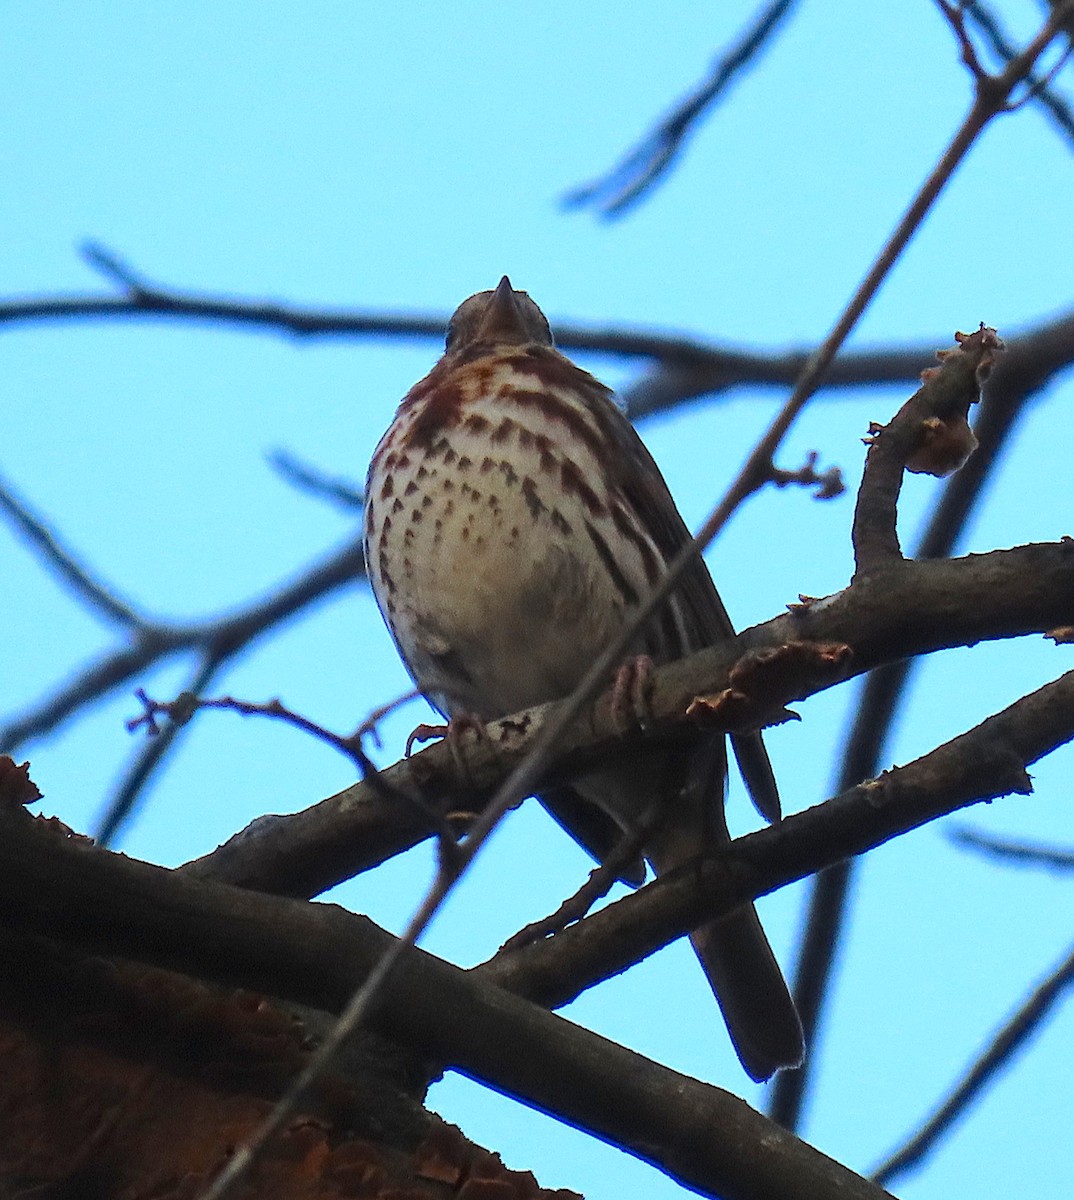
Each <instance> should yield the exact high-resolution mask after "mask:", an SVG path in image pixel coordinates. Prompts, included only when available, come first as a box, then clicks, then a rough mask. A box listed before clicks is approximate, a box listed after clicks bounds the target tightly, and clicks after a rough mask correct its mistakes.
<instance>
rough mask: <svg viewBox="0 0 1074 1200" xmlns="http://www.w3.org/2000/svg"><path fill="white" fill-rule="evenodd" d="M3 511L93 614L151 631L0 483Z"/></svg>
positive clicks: (39, 518)
mask: <svg viewBox="0 0 1074 1200" xmlns="http://www.w3.org/2000/svg"><path fill="white" fill-rule="evenodd" d="M0 510H2V511H3V512H5V513H6V514H7V516H8V517H9V518H10V519H11V523H12V524H13V525H14V526H15V528H16V529H17V530H18V531H19V533H21V534H22V536H23V537H24V538H25V539H26V540H27V541H28V542H29V543H30V545H31V546H33V548H34V549H35V550H36V551H37V552H38V553H39V554H40V555H41V557H42V558H43V559H44V561H45V563H46V564H47V566H48V567H49V568H50V569H51V570H52V571H54V572H55V573H56V575H57V576H58V577H59V579H60V580H61V581H62V582H63V583H64V584H65V585H66V586H67V587H69V588H70V589H71V591H73V592H74V593H75V595H76V596H78V597H79V598H80V599H81V600H82V601H83V602H84V603H85V605H86V607H87V608H88V609H90V611H91V612H96V613H97V614H98V615H99V616H102V617H104V618H105V620H107V621H111V622H112V623H113V624H114V625H119V626H121V627H123V628H125V629H135V630H141V629H146V628H147V627H148V622H147V621H146V620H145V618H144V617H141V616H139V615H138V613H137V612H135V610H134V608H133V607H132V606H131V605H129V604H127V603H126V601H124V600H120V599H119V597H118V596H117V595H116V594H115V592H114V591H113V590H112V589H111V588H109V587H106V586H105V585H104V584H103V583H101V582H100V581H99V580H96V579H94V578H93V576H92V575H91V574H90V572H89V570H88V569H87V568H86V567H84V566H82V564H81V563H80V562H79V561H78V559H77V558H76V557H75V555H74V553H73V552H72V551H70V550H68V549H67V547H66V546H64V545H63V543H62V542H61V541H60V540H59V538H58V537H57V535H56V534H55V533H53V531H52V530H51V529H49V527H48V525H47V524H46V523H45V521H44V520H43V519H42V518H41V517H39V516H37V515H36V514H35V513H34V512H32V511H31V509H30V507H29V506H28V505H27V504H26V503H25V501H23V500H20V499H19V498H18V496H16V495H15V493H14V491H13V490H12V489H11V487H10V486H9V485H8V484H5V483H0Z"/></svg>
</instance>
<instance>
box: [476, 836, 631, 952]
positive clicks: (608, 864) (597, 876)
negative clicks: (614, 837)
mask: <svg viewBox="0 0 1074 1200" xmlns="http://www.w3.org/2000/svg"><path fill="white" fill-rule="evenodd" d="M652 832H653V825H652V824H649V825H642V826H639V827H638V828H637V829H634V830H631V831H628V832H626V833H624V834H623V835H622V836H621V837H620V839H619V841H618V843H617V844H616V845H615V847H614V848H613V849H612V851H611V853H610V854H609V855H608V856H607V857H606V858H605V859H604V861H603V862H602V863H601V864H600V866H599V867H594V869H593V870H592V871H590V872H589V878H588V879H587V880H586V881H585V883H584V884H582V886H581V887H580V888H579V889H578V891H576V892H575V893H574V895H573V896H568V897H567V899H566V900H564V901H563V903H562V904H561V905H560V906H559V908H557V909H556V911H555V912H554V913H551V914H550V915H549V916H547V917H543V918H542V919H541V920H539V921H534V922H532V923H531V924H529V925H526V926H525V927H524V928H523V929H520V930H519V931H518V933H515V934H512V935H511V937H509V938H508V939H507V941H506V942H504V944H503V945H502V946H501V947H500V949H499V950H498V951H497V957H499V955H501V954H509V953H510V952H511V951H512V950H519V949H521V948H522V947H523V946H528V945H530V943H532V942H536V941H540V940H541V939H542V938H546V937H549V936H551V935H552V934H555V933H559V932H560V930H562V929H565V928H566V927H567V926H568V925H570V924H571V923H572V922H573V921H580V920H581V919H582V918H583V917H584V916H585V915H586V913H587V912H589V910H590V909H591V908H592V907H593V905H594V904H596V902H597V901H598V900H600V899H602V898H603V897H604V896H606V895H607V894H608V892H609V891H610V890H611V889H612V887H613V886H614V885H615V884H616V883H617V882H618V880H619V874H620V872H621V871H622V870H623V869H624V868H625V867H628V866H630V865H631V864H632V863H634V862H636V861H637V859H638V858H639V857H640V856H641V853H642V850H643V848H644V846H645V843H646V842H647V841H648V839H649V836H650V835H651V834H652Z"/></svg>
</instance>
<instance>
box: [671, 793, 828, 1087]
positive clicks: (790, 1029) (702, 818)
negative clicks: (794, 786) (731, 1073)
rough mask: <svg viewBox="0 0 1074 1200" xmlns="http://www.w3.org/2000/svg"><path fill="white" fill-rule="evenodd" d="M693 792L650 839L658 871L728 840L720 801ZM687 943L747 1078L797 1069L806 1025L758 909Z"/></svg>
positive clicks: (748, 908)
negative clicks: (690, 946)
mask: <svg viewBox="0 0 1074 1200" xmlns="http://www.w3.org/2000/svg"><path fill="white" fill-rule="evenodd" d="M690 791H691V789H687V792H686V793H685V794H684V795H683V796H682V797H681V803H680V804H679V805H677V806H676V808H675V811H674V812H673V813H672V814H669V815H670V816H671V818H672V819H670V820H668V821H667V823H666V824H665V825H664V826H663V828H662V829H660V830H659V831H658V833H657V834H656V836H655V837H654V838H653V839H652V841H651V842H650V844H649V847H648V852H647V857H648V858H649V861H650V862H651V863H652V864H653V868H654V870H656V871H657V873H662V872H665V871H670V870H673V869H674V868H675V867H679V866H682V865H683V864H684V863H687V862H690V861H691V860H693V859H695V858H696V857H697V855H698V854H699V853H700V852H702V851H703V849H704V846H705V844H706V841H707V842H709V843H710V844H711V841H712V839H713V837H714V836H715V838H717V839H721V840H728V838H729V835H728V833H727V823H726V818H725V817H724V813H723V803H722V799H718V800H717V802H716V803H715V804H712V805H711V807H710V805H709V804H706V803H705V801H704V799H703V796H699V795H698V794H697V793H696V792H695V793H694V795H693V796H690ZM710 804H711V801H710ZM706 810H707V811H706ZM713 826H715V829H714V828H713ZM690 941H691V942H692V943H693V946H694V950H695V951H696V952H697V957H698V958H699V959H700V960H701V965H702V967H703V968H704V970H705V974H706V976H707V977H708V981H709V984H710V985H711V987H712V990H713V992H714V993H715V994H716V999H717V1001H718V1002H719V1005H720V1010H721V1012H722V1013H723V1016H724V1020H725V1021H726V1023H727V1029H728V1032H729V1033H730V1035H731V1041H732V1042H733V1043H734V1047H735V1051H736V1053H737V1054H738V1057H739V1059H740V1060H741V1062H742V1065H743V1067H745V1069H746V1072H747V1073H748V1074H749V1076H750V1077H751V1078H752V1079H755V1080H757V1081H758V1082H760V1081H762V1080H765V1079H768V1078H769V1077H770V1076H772V1075H773V1074H775V1072H776V1071H778V1070H780V1069H781V1068H783V1067H796V1066H798V1065H799V1064H800V1063H801V1061H802V1056H803V1054H804V1052H805V1046H804V1042H803V1038H802V1023H801V1021H800V1020H799V1018H798V1010H797V1009H796V1008H795V1006H794V1001H793V1000H792V999H791V994H790V992H789V991H788V990H787V984H786V982H785V980H784V978H783V972H782V971H781V970H780V968H779V963H778V962H776V956H775V955H774V954H773V953H772V947H771V946H770V945H769V944H768V938H767V937H766V936H765V932H764V929H762V928H761V922H760V919H759V918H758V916H757V910H756V909H755V908H754V906H753V905H752V904H746V905H743V906H742V907H741V908H737V909H735V911H734V912H731V913H728V914H727V915H726V916H724V917H720V918H719V919H718V920H715V921H709V922H708V923H707V924H705V925H702V926H700V927H699V928H698V929H695V930H694V931H693V933H691V935H690Z"/></svg>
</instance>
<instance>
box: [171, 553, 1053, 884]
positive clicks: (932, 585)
mask: <svg viewBox="0 0 1074 1200" xmlns="http://www.w3.org/2000/svg"><path fill="white" fill-rule="evenodd" d="M1072 614H1074V544H1071V543H1066V542H1058V543H1055V544H1052V545H1036V546H1023V547H1020V548H1017V549H1014V550H998V551H993V552H992V553H990V554H980V555H973V556H971V557H968V558H964V559H954V560H944V561H935V562H914V561H907V562H905V563H903V564H902V565H901V566H900V567H899V568H898V569H897V570H895V571H891V572H887V573H885V574H884V575H883V576H882V577H881V578H879V579H875V580H871V579H865V580H863V581H860V582H856V583H855V584H854V585H853V586H852V587H849V588H847V589H845V590H844V591H842V592H839V593H837V594H836V595H834V596H830V597H828V598H826V599H824V600H819V601H814V602H813V603H811V604H808V605H805V606H801V607H799V608H797V609H796V610H795V611H794V612H790V613H784V614H782V615H781V616H778V617H775V618H773V619H772V620H770V621H767V622H765V623H764V624H763V625H757V626H754V627H753V628H752V629H748V630H745V631H744V632H743V633H741V634H739V635H738V637H736V638H734V639H732V640H728V641H726V642H721V643H719V644H718V645H715V646H711V647H709V648H707V649H706V650H703V651H701V652H699V653H698V654H695V655H691V656H690V657H689V658H686V659H682V660H681V661H680V662H676V663H671V664H668V665H667V666H662V667H659V668H657V669H656V670H655V671H654V673H653V693H652V719H653V724H654V731H655V732H656V733H658V734H662V735H663V736H672V737H674V736H681V735H682V727H683V723H684V720H686V721H687V726H688V727H690V726H691V725H692V721H691V720H688V719H687V718H686V714H687V710H688V709H690V708H691V705H693V704H694V702H695V701H696V700H697V699H698V698H699V697H711V696H720V695H721V694H722V693H723V692H724V691H725V690H726V689H727V687H728V681H729V678H730V674H731V672H732V670H733V671H734V672H735V678H734V687H735V689H736V690H737V691H738V692H739V694H740V695H741V696H742V697H745V698H747V700H748V701H749V704H750V705H751V706H752V707H750V709H749V711H747V712H745V713H743V712H742V711H740V712H739V713H738V716H739V717H740V718H741V719H743V722H744V723H749V722H751V721H756V722H763V721H764V720H765V719H766V717H765V715H764V714H765V713H771V712H772V711H775V710H777V709H778V708H779V707H780V706H781V705H783V704H787V703H793V702H794V701H795V700H799V699H802V698H804V697H806V696H808V695H813V694H815V693H816V692H818V691H822V690H825V689H826V688H828V687H832V686H835V685H836V684H837V683H841V682H844V681H845V680H847V679H849V678H852V677H853V676H855V675H860V674H863V673H865V672H868V671H872V670H874V669H875V668H877V667H879V666H881V665H882V664H884V663H887V662H897V661H900V660H902V659H904V658H908V657H913V656H916V655H921V654H929V653H933V652H935V651H937V650H941V649H946V648H951V647H955V646H968V645H973V644H976V643H977V642H980V641H987V640H990V639H993V638H999V637H1015V636H1019V635H1024V634H1027V633H1031V632H1038V633H1043V632H1045V631H1046V630H1048V629H1051V628H1053V627H1054V626H1055V625H1057V624H1062V623H1069V622H1070V618H1071V615H1072ZM832 646H835V647H841V648H842V650H843V653H842V655H841V656H839V657H838V658H837V659H836V660H832V659H827V660H826V659H825V656H824V654H823V650H824V648H825V647H832ZM764 672H767V673H766V674H765V673H764ZM759 673H760V674H759ZM744 703H745V701H744ZM560 708H561V704H560V703H558V702H557V703H553V704H548V705H542V706H541V707H540V708H536V709H529V710H527V711H525V712H523V713H516V714H513V715H512V716H511V717H508V718H506V719H504V720H503V721H493V722H490V723H489V725H488V727H487V731H486V736H485V737H481V738H479V737H477V736H476V734H469V735H467V736H466V737H465V738H464V739H463V740H462V741H461V743H460V744H459V745H458V746H457V747H455V752H456V753H459V754H461V755H462V756H463V760H464V764H465V771H464V772H463V773H464V775H465V777H466V778H465V780H463V779H461V778H460V776H459V767H458V764H457V762H456V760H455V757H454V755H453V752H452V748H450V747H448V746H446V745H444V744H443V743H438V744H436V745H433V746H431V747H429V748H427V749H425V750H423V751H421V753H419V754H415V755H413V757H411V758H409V759H405V760H403V761H402V762H399V763H396V764H395V765H394V766H391V767H386V768H384V769H383V770H382V771H381V772H380V777H381V779H383V780H384V781H385V782H386V783H388V784H390V785H391V787H392V789H393V791H397V792H400V793H402V794H404V795H407V796H408V797H411V798H412V799H413V801H414V803H413V804H408V805H407V806H405V807H403V806H400V805H386V804H384V803H383V802H382V801H380V800H378V798H377V797H376V796H375V795H374V794H372V792H371V789H370V788H369V787H368V786H367V785H364V784H361V783H359V784H355V785H353V786H352V787H350V788H347V789H346V790H345V791H343V792H340V793H339V794H338V795H336V796H333V797H330V798H329V799H326V800H323V801H321V802H320V803H319V804H317V805H314V806H313V807H312V808H309V809H306V810H305V811H303V812H299V813H294V814H292V815H288V816H275V817H261V818H259V819H258V820H257V821H256V822H254V824H253V825H251V826H250V827H249V828H248V829H246V830H244V831H243V832H241V833H239V834H236V835H235V837H233V838H232V839H230V840H229V841H228V842H225V843H224V845H222V846H220V847H219V848H218V849H216V850H214V851H213V852H212V853H211V854H208V855H205V856H204V857H203V858H200V859H196V860H194V861H193V862H191V863H188V864H187V865H186V867H185V868H184V870H187V871H190V872H191V873H193V874H196V875H199V876H205V877H211V878H214V879H219V880H222V881H225V882H228V883H234V884H238V885H240V886H243V887H249V888H255V889H257V890H260V891H269V892H275V893H278V894H281V895H287V896H298V897H309V896H314V895H317V894H318V893H319V892H322V891H325V890H326V889H327V888H329V887H332V886H334V885H335V884H337V883H339V882H341V881H342V880H344V879H347V878H350V876H352V875H354V874H357V873H358V872H360V871H363V870H367V869H369V868H370V867H373V866H376V865H377V864H378V863H380V862H383V861H384V860H385V859H386V858H388V857H391V856H392V855H394V854H397V853H400V852H401V851H402V850H405V849H407V848H409V847H410V846H412V845H415V844H417V843H418V842H420V841H422V840H424V838H426V837H428V836H430V834H431V833H433V832H434V830H433V828H432V827H431V826H430V825H429V824H428V823H427V822H422V821H421V820H420V819H419V817H418V816H417V813H418V811H419V808H420V806H421V805H422V804H424V805H428V806H431V807H433V808H434V809H435V811H437V812H438V813H445V812H448V811H451V809H452V807H454V806H456V805H458V804H460V803H465V804H466V805H467V806H468V807H469V808H472V807H473V804H474V798H475V796H476V797H487V796H488V795H489V794H490V793H491V791H492V790H493V789H494V788H495V787H496V786H497V784H498V783H499V782H500V781H502V780H503V778H504V776H505V774H506V773H507V771H509V770H510V768H511V767H512V766H513V765H515V764H516V763H518V762H520V761H521V760H522V758H523V756H524V755H525V754H526V752H527V748H528V746H529V744H530V743H531V742H532V740H533V736H534V732H533V731H535V730H539V729H541V728H542V727H544V726H545V725H546V723H547V722H548V721H549V720H550V719H551V717H552V716H553V715H554V714H555V713H556V712H557V711H558V710H559V709H560ZM622 744H623V743H622V730H621V725H620V723H619V721H618V720H617V719H616V715H615V713H614V712H613V711H612V709H611V708H609V706H608V704H607V703H606V701H605V700H598V701H597V702H595V703H593V704H591V705H589V706H588V707H587V708H586V709H585V711H584V712H583V714H582V716H581V717H580V718H579V719H578V720H577V721H575V722H574V723H573V724H572V725H571V726H570V728H569V729H568V730H567V732H566V734H565V736H564V738H563V740H562V742H561V743H560V744H559V748H558V750H557V753H556V760H555V767H554V769H551V770H550V769H549V768H547V767H546V768H545V770H544V773H543V774H542V775H541V776H540V779H539V780H538V783H539V784H540V786H542V787H547V786H550V785H554V784H555V783H557V782H562V781H563V780H564V779H566V778H570V777H571V776H572V775H575V774H577V773H578V771H579V770H581V769H584V766H585V765H587V764H589V763H590V762H591V761H593V760H594V759H596V758H598V757H599V755H600V752H601V749H602V748H604V749H605V750H606V748H607V747H608V746H614V747H617V748H619V749H621V748H622ZM855 782H858V780H855Z"/></svg>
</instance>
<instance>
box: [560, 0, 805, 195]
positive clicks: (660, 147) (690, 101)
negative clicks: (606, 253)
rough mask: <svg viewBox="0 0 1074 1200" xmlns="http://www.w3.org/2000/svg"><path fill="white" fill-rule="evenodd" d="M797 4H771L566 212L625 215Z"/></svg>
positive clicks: (790, 0)
mask: <svg viewBox="0 0 1074 1200" xmlns="http://www.w3.org/2000/svg"><path fill="white" fill-rule="evenodd" d="M793 6H794V0H770V2H769V3H768V4H767V5H766V6H765V7H764V8H763V9H762V10H761V11H760V12H759V13H758V14H757V16H756V18H755V19H754V21H753V23H752V24H751V25H750V26H749V27H748V28H747V29H746V30H745V31H744V32H743V33H742V35H741V36H740V37H739V39H738V40H737V41H736V42H735V43H734V44H733V45H732V46H730V47H729V48H728V49H727V50H725V51H724V52H723V53H722V54H721V55H720V56H719V58H718V59H717V60H716V62H715V63H714V64H713V66H712V70H711V71H710V72H709V76H708V78H707V79H706V80H705V81H704V83H702V84H701V85H700V86H698V87H697V88H696V89H695V90H694V91H693V92H692V93H691V94H690V95H689V96H687V97H686V99H685V100H683V101H682V102H681V103H680V104H678V105H677V106H676V107H675V108H674V109H673V110H672V112H671V113H669V114H668V116H666V117H665V118H664V119H663V120H662V121H661V122H660V123H659V124H658V125H657V126H656V128H655V129H653V130H652V131H651V132H650V133H648V134H646V136H645V137H644V138H642V140H641V141H640V142H639V143H638V145H637V146H635V147H634V149H633V150H630V151H629V152H628V153H627V154H626V155H625V156H624V158H623V159H622V161H621V162H619V163H618V164H617V165H616V166H615V167H613V168H612V170H611V171H609V172H608V174H607V175H604V176H602V177H601V178H599V179H596V180H594V181H593V182H592V183H585V184H582V185H581V186H580V187H577V188H574V189H572V190H571V191H570V192H568V193H567V194H566V195H565V196H564V197H563V206H564V207H565V208H583V207H585V206H586V205H593V206H594V207H595V208H596V209H597V211H598V212H599V213H600V214H601V216H603V217H621V216H622V215H623V214H624V213H625V212H627V211H628V210H629V209H630V208H632V207H633V206H634V205H635V204H637V203H638V201H639V200H641V199H642V198H643V197H644V196H647V195H648V194H649V193H650V192H651V191H652V189H653V188H654V187H655V186H656V185H657V183H659V182H660V181H661V180H662V179H665V178H666V177H667V175H668V173H669V172H670V170H671V167H672V165H673V164H674V162H675V160H676V159H677V158H678V156H679V154H680V152H681V151H682V149H683V147H684V146H685V144H686V140H687V138H688V137H689V135H690V134H691V133H693V132H694V131H695V130H696V129H697V127H698V125H699V124H700V122H701V119H702V117H704V116H705V115H706V114H707V113H708V112H710V111H711V110H712V108H713V107H714V106H715V104H716V102H717V101H718V100H720V99H721V98H722V97H723V96H725V95H726V94H727V91H728V89H729V88H730V86H731V84H732V83H733V82H734V80H735V79H736V78H737V76H739V75H740V74H741V73H742V72H743V71H744V70H745V69H746V67H748V66H750V65H751V64H753V63H755V62H756V60H757V58H758V57H759V56H760V54H761V52H762V50H764V48H765V47H766V46H767V45H768V44H769V42H770V41H771V39H772V37H773V35H774V34H775V32H776V30H777V29H778V28H779V27H780V25H781V24H782V23H783V21H784V19H785V18H786V17H787V15H788V14H789V12H790V10H791V9H792V8H793Z"/></svg>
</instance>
